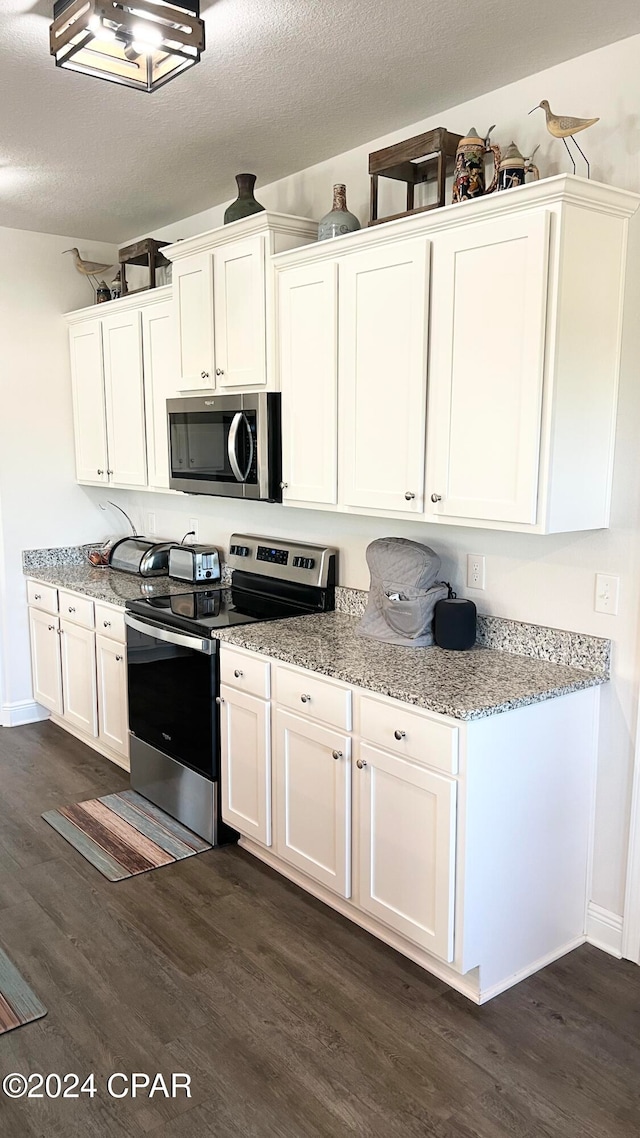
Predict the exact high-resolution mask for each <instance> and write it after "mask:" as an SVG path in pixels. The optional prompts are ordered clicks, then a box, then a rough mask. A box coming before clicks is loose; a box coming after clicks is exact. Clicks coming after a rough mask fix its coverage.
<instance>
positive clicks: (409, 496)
mask: <svg viewBox="0 0 640 1138" xmlns="http://www.w3.org/2000/svg"><path fill="white" fill-rule="evenodd" d="M405 498H406V500H407V502H412V501H413V499H414V498H415V494H414V493H413V491H412V490H407V492H406V494H405Z"/></svg>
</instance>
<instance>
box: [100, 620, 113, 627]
mask: <svg viewBox="0 0 640 1138" xmlns="http://www.w3.org/2000/svg"><path fill="white" fill-rule="evenodd" d="M102 623H103V625H104V627H105V628H111V621H110V620H103V622H102Z"/></svg>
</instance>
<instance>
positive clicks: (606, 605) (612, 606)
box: [594, 573, 620, 616]
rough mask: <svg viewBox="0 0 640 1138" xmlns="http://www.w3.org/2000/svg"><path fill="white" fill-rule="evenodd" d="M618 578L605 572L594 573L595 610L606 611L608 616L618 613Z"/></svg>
mask: <svg viewBox="0 0 640 1138" xmlns="http://www.w3.org/2000/svg"><path fill="white" fill-rule="evenodd" d="M619 596H620V578H619V577H612V576H609V575H608V574H607V573H596V600H595V605H594V608H595V610H596V612H606V613H607V615H608V616H617V615H618V600H619Z"/></svg>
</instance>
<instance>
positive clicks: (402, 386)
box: [338, 241, 429, 514]
mask: <svg viewBox="0 0 640 1138" xmlns="http://www.w3.org/2000/svg"><path fill="white" fill-rule="evenodd" d="M428 284H429V244H428V243H427V242H426V241H406V242H398V243H395V244H390V245H387V246H383V247H382V248H380V249H374V250H371V251H369V252H366V253H355V254H352V255H350V256H346V257H344V258H343V259H342V260H341V261H340V266H339V294H340V299H339V334H338V338H339V364H338V367H339V376H340V383H339V388H340V478H339V486H340V491H339V497H340V501H341V502H342V503H344V504H345V505H347V506H367V507H369V508H371V509H383V510H401V511H403V512H405V513H408V514H415V513H422V509H423V491H424V448H425V415H426V399H427V334H428V320H429V288H428Z"/></svg>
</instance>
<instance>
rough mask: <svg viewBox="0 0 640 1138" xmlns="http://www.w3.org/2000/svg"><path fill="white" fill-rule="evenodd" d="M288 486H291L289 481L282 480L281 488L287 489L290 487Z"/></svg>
mask: <svg viewBox="0 0 640 1138" xmlns="http://www.w3.org/2000/svg"><path fill="white" fill-rule="evenodd" d="M288 487H289V483H288V482H281V483H280V489H281V490H287V489H288Z"/></svg>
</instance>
